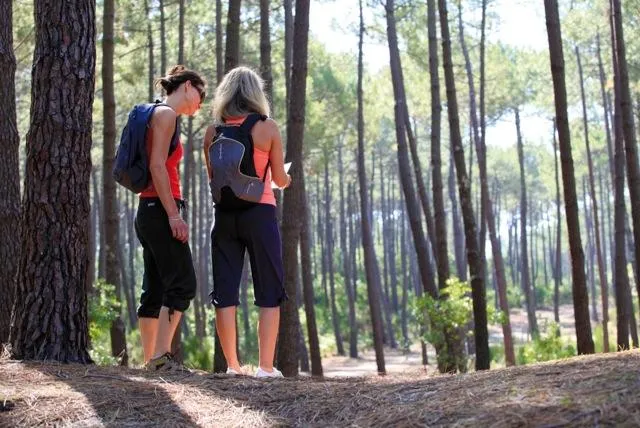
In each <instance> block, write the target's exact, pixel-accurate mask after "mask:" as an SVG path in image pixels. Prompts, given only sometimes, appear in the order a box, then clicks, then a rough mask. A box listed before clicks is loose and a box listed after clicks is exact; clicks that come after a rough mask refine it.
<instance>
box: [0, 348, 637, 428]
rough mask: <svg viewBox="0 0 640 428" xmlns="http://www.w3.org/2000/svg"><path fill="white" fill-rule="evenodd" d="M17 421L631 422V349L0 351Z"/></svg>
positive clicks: (3, 382) (0, 401) (5, 413)
mask: <svg viewBox="0 0 640 428" xmlns="http://www.w3.org/2000/svg"><path fill="white" fill-rule="evenodd" d="M25 426H74V427H93V426H114V427H116V426H117V427H120V426H142V427H147V426H171V427H179V426H242V427H265V426H362V427H369V426H402V427H405V426H459V427H488V426H493V427H511V426H518V427H528V426H532V427H542V426H544V427H565V426H567V427H573V426H596V427H600V426H603V427H604V426H622V427H627V426H628V427H631V426H640V351H627V352H620V353H610V354H598V355H591V356H583V357H575V358H570V359H565V360H559V361H554V362H548V363H541V364H532V365H528V366H519V367H512V368H507V369H495V370H490V371H485V372H473V373H468V374H462V375H455V376H453V375H433V374H425V373H424V370H421V369H414V370H409V369H407V370H404V372H403V373H402V374H393V375H388V376H384V377H379V376H366V377H349V378H324V379H313V378H309V377H299V378H296V379H269V380H262V379H260V380H259V379H255V378H252V377H245V376H239V377H229V376H227V375H213V374H209V373H204V372H203V373H194V374H189V373H163V374H157V373H149V372H145V371H143V370H139V369H125V368H119V367H97V366H82V365H75V364H58V363H39V362H20V361H12V360H7V359H4V360H0V427H25Z"/></svg>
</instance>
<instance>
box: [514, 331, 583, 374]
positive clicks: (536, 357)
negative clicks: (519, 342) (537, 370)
mask: <svg viewBox="0 0 640 428" xmlns="http://www.w3.org/2000/svg"><path fill="white" fill-rule="evenodd" d="M559 332H560V327H559V326H558V324H556V323H551V324H550V325H549V328H548V329H547V331H546V334H545V335H540V337H538V338H535V339H534V340H533V341H531V342H529V343H527V344H525V345H523V346H521V347H520V348H518V354H517V357H516V360H517V363H518V364H519V365H521V364H529V363H536V362H542V361H550V360H558V359H561V358H568V357H573V356H574V355H576V349H575V347H574V346H573V345H572V344H570V343H568V342H566V341H565V340H563V339H562V338H561V337H560V334H559Z"/></svg>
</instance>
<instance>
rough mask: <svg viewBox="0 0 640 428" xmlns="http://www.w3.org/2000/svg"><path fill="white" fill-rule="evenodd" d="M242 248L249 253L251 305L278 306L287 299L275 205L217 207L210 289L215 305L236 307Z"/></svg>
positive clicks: (240, 274) (212, 232)
mask: <svg viewBox="0 0 640 428" xmlns="http://www.w3.org/2000/svg"><path fill="white" fill-rule="evenodd" d="M245 250H246V251H247V252H248V253H249V260H250V262H251V275H252V277H253V290H254V296H255V301H254V304H255V305H256V306H259V307H263V308H274V307H277V306H280V303H282V302H283V301H284V300H287V293H286V292H285V289H284V272H283V267H282V241H281V240H280V231H279V230H278V223H277V220H276V207H275V206H273V205H270V204H257V205H256V206H255V207H252V208H249V209H246V210H242V211H226V212H225V211H220V210H216V213H215V222H214V225H213V228H212V230H211V261H212V264H213V268H212V270H213V292H212V293H211V294H210V296H211V302H212V303H213V305H214V306H215V307H216V308H224V307H228V306H238V305H239V304H240V298H239V290H240V279H241V276H242V266H243V264H244V253H245Z"/></svg>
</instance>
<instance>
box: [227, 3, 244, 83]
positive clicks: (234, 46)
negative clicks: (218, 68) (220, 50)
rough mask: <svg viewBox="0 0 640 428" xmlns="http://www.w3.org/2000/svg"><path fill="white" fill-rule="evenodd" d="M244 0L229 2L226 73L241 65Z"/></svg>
mask: <svg viewBox="0 0 640 428" xmlns="http://www.w3.org/2000/svg"><path fill="white" fill-rule="evenodd" d="M241 3H242V0H229V11H228V15H227V37H226V46H225V49H224V72H225V74H226V73H228V72H229V71H230V70H231V69H233V68H235V67H237V66H238V65H239V64H240V6H241Z"/></svg>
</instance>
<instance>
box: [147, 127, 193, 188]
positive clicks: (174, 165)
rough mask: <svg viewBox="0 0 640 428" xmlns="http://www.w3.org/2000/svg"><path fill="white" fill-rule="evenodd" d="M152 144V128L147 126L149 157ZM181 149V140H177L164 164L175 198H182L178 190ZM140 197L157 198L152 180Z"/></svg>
mask: <svg viewBox="0 0 640 428" xmlns="http://www.w3.org/2000/svg"><path fill="white" fill-rule="evenodd" d="M152 146H153V129H152V128H149V130H148V131H147V156H149V158H151V147H152ZM182 154H183V149H182V142H181V141H180V140H178V146H177V147H176V149H175V150H174V151H173V153H171V155H170V156H169V157H168V158H167V162H166V163H165V166H166V167H167V174H168V175H169V185H170V186H171V194H172V195H173V197H174V198H175V199H182V192H181V191H180V174H179V173H178V166H179V164H180V160H181V159H182ZM140 197H141V198H157V197H158V192H156V188H155V187H154V186H153V181H152V180H151V179H150V180H149V186H148V187H147V188H146V189H144V190H143V191H142V192H141V193H140Z"/></svg>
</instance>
